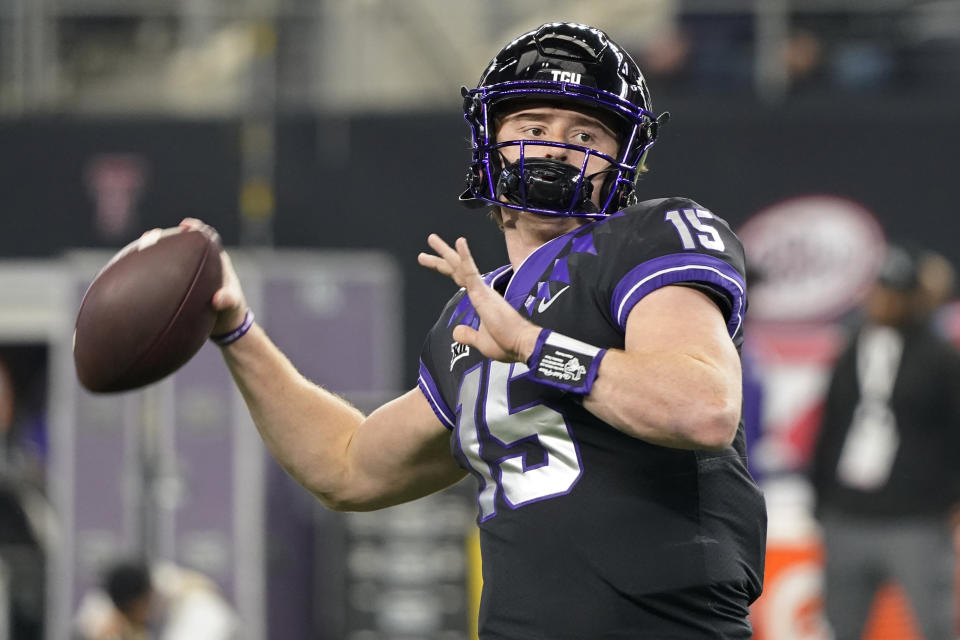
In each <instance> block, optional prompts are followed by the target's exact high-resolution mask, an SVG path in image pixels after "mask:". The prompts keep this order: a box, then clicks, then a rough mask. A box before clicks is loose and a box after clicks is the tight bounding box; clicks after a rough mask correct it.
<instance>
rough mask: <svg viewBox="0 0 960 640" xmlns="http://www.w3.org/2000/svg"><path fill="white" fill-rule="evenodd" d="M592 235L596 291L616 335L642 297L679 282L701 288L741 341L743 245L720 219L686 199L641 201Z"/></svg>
mask: <svg viewBox="0 0 960 640" xmlns="http://www.w3.org/2000/svg"><path fill="white" fill-rule="evenodd" d="M609 222H610V223H612V224H610V225H608V226H609V227H610V228H609V230H608V231H607V232H606V233H605V234H603V235H604V236H605V237H600V235H601V234H599V233H597V234H595V242H596V244H597V249H598V251H599V252H600V253H601V254H603V255H606V256H609V257H608V258H606V259H605V261H604V264H605V267H604V270H603V273H602V276H601V282H600V287H601V289H602V290H603V292H604V294H605V295H606V296H608V298H607V299H608V300H609V312H610V318H611V320H612V321H613V323H614V324H615V325H616V326H617V327H618V328H619V329H620V331H621V332H623V331H625V330H626V326H627V317H628V316H629V315H630V311H631V310H632V309H633V307H634V305H636V304H637V303H638V302H639V301H640V300H642V299H643V298H644V296H646V295H647V294H649V293H651V292H652V291H655V290H657V289H659V288H660V287H664V286H667V285H673V284H681V285H688V286H693V287H695V288H698V289H700V290H705V292H706V293H708V295H709V294H711V293H712V294H713V295H710V297H711V299H713V300H714V301H715V302H716V303H717V306H718V307H719V308H720V310H721V311H722V312H723V314H724V317H725V318H726V320H727V331H728V333H729V334H730V337H731V338H733V339H734V340H735V341H736V342H738V343H739V341H740V340H742V332H743V318H744V314H745V311H746V305H747V298H746V281H745V277H744V271H745V268H744V255H743V245H742V244H741V243H740V240H739V238H737V236H736V235H735V234H734V233H733V231H732V230H731V229H730V226H729V225H728V224H727V223H726V221H725V220H723V219H722V218H720V217H719V216H716V215H714V214H713V213H712V212H711V211H709V210H708V209H706V208H705V207H703V206H701V205H699V204H697V203H696V202H694V201H692V200H688V199H686V198H666V199H663V200H655V201H649V202H644V203H641V204H639V205H636V206H635V207H631V208H629V209H626V210H624V211H623V212H622V213H621V214H618V218H617V219H616V220H610V221H609Z"/></svg>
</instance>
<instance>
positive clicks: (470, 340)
mask: <svg viewBox="0 0 960 640" xmlns="http://www.w3.org/2000/svg"><path fill="white" fill-rule="evenodd" d="M479 335H480V332H479V331H477V330H476V329H474V328H473V327H468V326H467V325H465V324H458V325H457V326H455V327H454V328H453V339H454V340H456V341H457V342H459V343H460V344H465V345H469V346H471V347H475V346H477V338H478V337H479Z"/></svg>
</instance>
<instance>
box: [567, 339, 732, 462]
mask: <svg viewBox="0 0 960 640" xmlns="http://www.w3.org/2000/svg"><path fill="white" fill-rule="evenodd" d="M726 368H732V367H730V366H729V365H728V366H727V367H726ZM739 374H740V372H739V369H737V370H736V371H732V370H731V371H727V370H725V368H724V366H723V365H721V364H719V363H715V362H713V361H711V360H710V359H708V358H704V357H702V356H694V355H691V354H683V353H680V354H678V353H669V354H655V353H628V352H626V351H620V350H614V349H611V350H610V351H608V352H607V354H606V356H605V357H604V359H603V361H602V362H601V364H600V369H599V371H598V375H597V379H596V381H595V382H594V385H593V389H592V390H591V392H590V394H589V395H587V396H585V397H584V403H583V406H584V407H585V408H586V409H587V410H588V411H590V412H591V413H593V414H594V415H595V416H597V417H598V418H600V419H601V420H603V421H604V422H606V423H608V424H610V425H611V426H613V427H616V428H617V429H619V430H621V431H623V432H625V433H627V434H629V435H632V436H634V437H636V438H639V439H641V440H644V441H646V442H650V443H652V444H657V445H661V446H667V447H676V448H681V449H723V448H725V447H727V446H729V445H730V443H731V442H732V441H733V438H734V436H735V435H736V431H737V426H738V424H739V421H740V408H741V389H740V385H739V380H740V375H739Z"/></svg>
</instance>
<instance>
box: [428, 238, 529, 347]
mask: <svg viewBox="0 0 960 640" xmlns="http://www.w3.org/2000/svg"><path fill="white" fill-rule="evenodd" d="M427 244H429V245H430V247H431V248H432V249H433V250H434V251H436V253H437V254H436V255H433V254H430V253H421V254H420V255H419V256H417V261H418V262H419V263H420V264H421V265H423V266H424V267H427V268H429V269H433V270H434V271H437V272H438V273H442V274H443V275H445V276H449V277H450V278H451V279H453V281H454V282H456V283H457V284H458V285H460V286H461V287H463V288H465V289H466V290H467V295H468V296H470V302H471V303H472V304H473V308H474V309H475V310H476V312H477V316H479V318H480V328H479V329H474V328H472V327H468V326H466V325H458V326H456V327H454V329H453V339H454V340H456V341H457V342H459V343H461V344H466V345H470V346H471V347H475V348H476V349H477V350H478V351H480V353H482V354H483V355H485V356H487V357H488V358H493V359H494V360H500V361H501V362H526V361H527V358H529V357H530V354H531V353H533V348H534V346H535V345H536V342H537V336H538V335H540V329H541V327H538V326H537V325H535V324H533V323H532V322H530V321H529V320H527V319H526V318H524V317H523V316H521V315H520V314H519V313H517V311H516V309H514V308H513V307H511V306H510V304H509V303H508V302H507V301H506V300H504V299H503V297H502V296H500V294H498V293H497V292H496V291H494V290H493V289H492V288H490V287H489V286H487V284H486V283H485V282H484V281H483V278H482V277H481V276H480V272H479V270H478V269H477V265H476V264H475V263H474V261H473V256H472V255H471V254H470V248H469V247H468V246H467V241H466V239H465V238H457V241H456V242H455V243H454V244H455V246H456V249H454V248H453V247H451V246H450V245H448V244H447V243H446V242H444V241H443V240H442V239H441V238H440V236H438V235H437V234H435V233H433V234H430V236H429V237H428V238H427Z"/></svg>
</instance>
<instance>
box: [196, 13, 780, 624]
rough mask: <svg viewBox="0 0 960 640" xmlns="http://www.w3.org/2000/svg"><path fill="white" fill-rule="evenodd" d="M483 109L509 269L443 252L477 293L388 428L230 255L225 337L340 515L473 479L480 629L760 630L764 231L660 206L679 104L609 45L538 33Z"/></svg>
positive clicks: (286, 443)
mask: <svg viewBox="0 0 960 640" xmlns="http://www.w3.org/2000/svg"><path fill="white" fill-rule="evenodd" d="M463 99H464V116H465V118H466V120H467V123H468V124H469V126H470V130H471V132H472V137H473V155H472V162H471V164H470V172H469V176H468V184H467V190H466V191H465V192H464V194H463V195H462V196H461V200H462V201H464V202H465V203H467V204H479V205H480V206H484V207H490V208H491V209H492V212H493V215H494V217H495V218H496V220H497V222H498V223H499V226H500V228H501V230H502V234H503V240H504V241H505V242H506V247H507V253H508V256H509V259H510V263H509V264H507V265H504V266H502V267H500V268H497V269H494V270H493V271H491V272H489V273H487V274H481V273H480V271H479V270H478V268H477V266H476V265H475V264H474V261H473V259H472V257H471V255H470V250H469V247H468V245H467V242H466V240H465V239H463V238H460V239H458V240H456V242H455V243H454V244H453V245H452V246H451V245H448V244H447V243H446V242H445V241H444V240H442V239H441V238H439V237H437V236H436V235H432V236H430V238H429V239H428V244H429V246H430V247H431V249H432V252H429V253H422V254H420V257H419V260H420V263H421V264H422V265H424V266H426V267H428V268H431V269H434V270H436V271H438V272H440V273H441V274H444V275H446V276H449V277H451V278H452V279H453V280H454V281H455V282H456V283H457V284H458V285H460V286H461V287H462V288H461V289H460V291H459V292H458V293H457V294H456V295H454V297H453V298H452V299H451V300H450V301H449V303H448V304H447V306H446V308H445V309H444V311H443V313H442V314H441V316H440V318H439V320H438V321H437V323H436V325H435V326H434V327H433V329H432V330H431V331H430V333H429V335H428V336H427V339H426V341H425V345H424V348H423V353H422V357H421V361H420V377H419V383H418V386H417V388H415V389H413V390H411V391H409V392H408V393H406V394H405V395H403V396H401V397H400V398H398V399H396V400H394V401H392V402H390V403H388V404H386V405H384V406H383V407H381V408H379V409H377V410H376V411H374V412H373V413H371V414H370V415H369V416H364V415H362V414H361V413H360V412H358V411H357V410H356V409H355V408H353V407H351V406H350V405H349V404H347V403H346V402H344V401H343V400H342V399H340V398H338V397H336V396H335V395H333V394H331V393H328V392H327V391H325V390H323V389H321V388H318V387H317V386H315V385H313V384H312V383H310V382H308V381H307V380H305V379H304V378H303V377H302V376H300V375H299V374H298V373H297V371H296V370H295V368H294V367H293V365H292V364H291V363H290V362H289V361H288V360H287V359H286V358H285V357H284V356H283V355H282V354H281V353H280V352H279V351H278V349H277V348H276V347H275V346H274V345H273V344H272V343H271V342H270V341H269V339H268V338H267V336H266V335H265V334H264V332H263V331H262V330H261V329H260V328H259V327H258V326H257V325H256V324H255V323H254V322H253V319H252V314H251V312H250V311H249V309H248V308H247V306H246V302H245V300H244V298H243V293H242V291H241V289H240V286H239V283H238V282H237V279H236V275H235V273H234V271H233V270H232V268H230V264H229V258H228V257H227V256H226V254H224V264H225V267H226V269H225V274H226V275H225V282H224V286H223V288H222V289H220V290H219V291H218V292H217V293H216V294H215V296H214V300H213V303H214V306H215V307H216V308H217V309H218V310H219V318H218V323H217V327H216V328H215V329H214V340H215V341H216V342H218V343H219V344H221V345H222V346H223V355H224V358H225V360H226V362H227V364H228V366H229V368H230V370H231V372H232V374H233V376H234V378H235V379H236V381H237V384H238V385H239V387H240V389H241V391H242V393H243V395H244V397H245V399H246V401H247V404H248V406H249V408H250V411H251V413H252V415H253V418H254V420H255V422H256V424H257V427H258V428H259V430H260V432H261V434H262V435H263V438H264V440H265V441H266V443H267V444H268V446H269V447H270V449H271V451H272V452H273V454H274V456H276V458H277V459H278V460H279V461H280V462H281V463H282V464H283V465H284V467H285V468H286V469H287V470H288V471H289V472H290V473H291V474H292V475H293V476H294V477H295V478H297V479H298V480H299V481H300V482H301V483H302V484H303V485H304V486H305V487H307V488H308V489H310V490H311V491H312V492H313V493H314V494H316V495H317V496H318V497H319V498H320V499H321V500H322V501H323V502H324V504H326V505H328V506H329V507H331V508H334V509H343V510H368V509H377V508H381V507H386V506H389V505H393V504H397V503H400V502H404V501H407V500H412V499H415V498H418V497H420V496H424V495H427V494H429V493H432V492H435V491H438V490H440V489H443V488H445V487H447V486H449V485H451V484H453V483H455V482H457V481H459V480H460V479H461V478H463V477H464V476H465V475H466V474H468V473H469V474H471V475H473V476H474V477H475V478H476V481H477V501H478V522H479V524H480V530H481V550H482V557H483V579H484V586H483V595H482V601H481V613H480V637H481V638H484V639H486V640H492V639H501V638H502V639H518V638H543V639H550V640H559V639H564V638H570V639H573V638H578V639H587V638H589V639H599V638H744V639H746V638H750V637H751V629H750V624H749V622H748V613H749V609H748V607H749V605H750V603H751V602H752V601H753V600H754V599H755V598H756V597H757V596H758V595H759V593H760V589H761V583H762V574H763V554H764V546H765V530H766V516H765V509H764V503H763V498H762V496H761V494H760V491H759V490H758V488H757V486H756V485H755V483H754V482H753V480H752V479H751V477H750V475H749V474H748V472H747V470H746V466H745V460H744V441H743V428H742V426H741V425H740V413H741V406H740V405H741V373H740V360H739V355H738V353H739V347H740V344H741V343H742V340H743V316H744V311H745V309H746V290H745V282H744V275H743V274H744V258H743V250H742V247H741V245H740V242H739V240H738V239H737V238H736V236H735V235H734V234H733V233H732V232H731V230H730V228H729V227H728V226H727V224H726V222H724V221H723V220H722V219H721V218H720V217H719V216H717V215H715V214H714V213H712V212H711V211H709V210H708V209H706V208H705V207H703V206H701V205H700V204H698V203H696V202H694V201H692V200H689V199H686V198H680V197H669V198H662V199H657V200H647V201H644V202H638V199H637V197H636V193H635V191H636V186H637V182H638V179H639V177H640V174H641V172H642V171H643V169H644V161H645V158H646V155H647V152H648V150H649V149H650V146H651V145H652V144H653V142H654V140H655V139H656V137H657V134H658V132H659V129H660V127H661V125H662V124H663V122H664V121H665V114H664V115H661V116H657V115H655V113H654V112H653V111H652V105H651V101H650V95H649V92H648V90H647V87H646V84H645V82H644V79H643V76H642V74H641V72H640V70H639V68H638V67H637V65H636V64H635V63H634V61H633V60H632V59H631V58H630V56H629V55H628V54H627V53H626V52H625V51H624V50H623V49H622V48H621V47H619V46H618V45H617V44H616V43H614V42H613V41H612V40H610V38H609V37H608V36H607V35H606V34H605V33H603V32H602V31H600V30H598V29H595V28H592V27H588V26H584V25H578V24H570V23H552V24H545V25H543V26H541V27H539V28H538V29H536V30H534V31H530V32H529V33H525V34H523V35H521V36H519V37H518V38H516V39H514V40H513V41H511V42H510V43H509V44H508V45H507V46H506V47H504V48H503V50H501V51H500V53H498V54H497V56H496V57H495V58H494V59H493V60H492V61H491V62H490V64H489V66H488V67H487V68H486V70H485V71H484V73H483V75H482V77H481V79H480V82H479V84H478V86H477V87H476V88H474V89H470V90H467V89H466V88H465V89H464V90H463ZM184 224H186V225H199V224H201V223H199V222H198V221H194V220H188V221H185V223H184Z"/></svg>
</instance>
